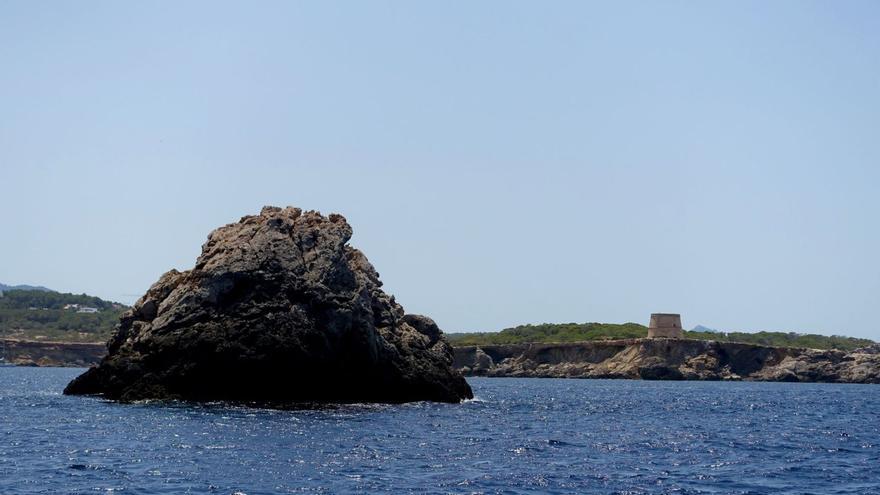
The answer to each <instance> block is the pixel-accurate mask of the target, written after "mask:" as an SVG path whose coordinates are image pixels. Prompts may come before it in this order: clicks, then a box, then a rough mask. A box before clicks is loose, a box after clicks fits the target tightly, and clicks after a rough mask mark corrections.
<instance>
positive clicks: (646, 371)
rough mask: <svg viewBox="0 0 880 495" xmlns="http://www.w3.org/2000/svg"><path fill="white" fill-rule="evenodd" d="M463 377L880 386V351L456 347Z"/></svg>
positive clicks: (694, 344)
mask: <svg viewBox="0 0 880 495" xmlns="http://www.w3.org/2000/svg"><path fill="white" fill-rule="evenodd" d="M454 366H455V367H456V368H458V369H459V370H460V371H462V373H464V374H465V375H471V376H494V377H538V378H630V379H647V380H756V381H802V382H841V383H880V353H878V348H877V347H868V348H864V349H858V350H856V351H853V352H844V351H837V350H817V349H795V348H785V347H767V346H760V345H753V344H738V343H731V342H717V341H705V340H688V339H629V340H609V341H591V342H576V343H564V344H508V345H486V346H480V347H474V346H467V347H457V348H455V364H454Z"/></svg>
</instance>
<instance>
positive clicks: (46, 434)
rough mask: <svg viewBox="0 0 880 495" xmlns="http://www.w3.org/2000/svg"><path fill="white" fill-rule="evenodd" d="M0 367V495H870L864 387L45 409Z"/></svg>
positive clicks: (484, 382) (480, 386)
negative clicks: (324, 405) (308, 406)
mask: <svg viewBox="0 0 880 495" xmlns="http://www.w3.org/2000/svg"><path fill="white" fill-rule="evenodd" d="M82 371H83V370H77V369H58V368H55V369H52V368H0V494H31V493H47V494H49V493H51V494H56V493H58V494H68V493H75V494H98V493H103V494H106V493H114V494H115V493H121V494H129V493H131V494H166V493H167V494H181V493H219V494H234V493H237V494H248V495H257V494H269V493H511V494H516V493H602V494H606V493H617V494H655V493H656V494H665V493H669V494H734V493H736V494H783V493H784V494H802V493H813V494H871V493H880V386H870V385H829V384H787V383H718V382H704V383H701V382H642V381H606V380H549V379H501V378H495V379H491V378H484V379H480V378H473V379H470V383H471V385H472V387H473V389H474V392H475V394H476V396H477V399H476V400H473V401H468V402H466V403H464V404H460V405H450V404H428V403H415V404H406V405H380V406H375V405H353V406H345V407H338V408H333V409H325V410H308V411H276V410H265V409H252V408H246V407H238V406H228V405H222V404H213V405H194V404H180V403H177V404H167V403H144V404H129V405H123V404H115V403H111V402H106V401H102V400H99V399H95V398H87V397H65V396H63V395H61V390H62V389H63V387H64V385H65V384H66V383H67V382H68V381H69V380H70V379H71V378H73V377H74V376H75V375H77V374H78V373H80V372H82Z"/></svg>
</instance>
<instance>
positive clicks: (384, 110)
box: [0, 1, 880, 340]
mask: <svg viewBox="0 0 880 495" xmlns="http://www.w3.org/2000/svg"><path fill="white" fill-rule="evenodd" d="M878 56H880V4H877V3H876V2H867V1H865V2H859V1H853V2H846V3H834V4H832V3H824V2H773V3H770V4H768V3H763V2H735V3H734V2H728V3H712V4H708V3H707V4H701V3H690V4H683V3H674V2H670V3H664V4H659V3H658V4H652V3H643V4H638V3H614V4H607V5H601V4H593V3H584V2H559V3H553V4H550V5H548V4H538V3H526V2H503V3H502V2H485V3H478V4H470V3H454V4H443V5H440V4H438V5H427V4H418V5H416V4H410V3H405V2H388V3H385V2H383V3H371V4H359V3H351V4H349V5H347V6H346V7H345V8H342V7H340V6H339V5H329V4H324V3H319V2H312V3H286V2H263V3H260V4H258V5H256V6H253V5H250V6H247V7H245V6H244V5H241V4H235V3H225V2H187V3H185V4H183V5H179V4H161V8H160V4H129V3H112V2H106V3H100V2H97V3H89V4H77V3H61V2H57V3H48V4H35V3H32V2H23V1H11V2H4V3H3V4H2V5H0V62H2V66H3V67H4V71H3V72H2V73H0V102H2V108H3V115H4V118H3V119H0V198H2V206H3V210H4V212H5V213H6V215H5V221H4V226H3V229H2V232H3V242H0V257H2V260H3V263H2V264H0V282H2V283H5V284H10V285H16V284H30V285H42V286H46V287H49V288H51V289H54V290H59V291H63V292H75V293H81V292H85V293H88V294H92V295H97V296H100V297H102V298H105V299H110V300H117V301H121V302H126V303H131V302H133V301H134V300H135V299H137V297H139V296H140V294H142V293H143V292H144V291H145V290H146V289H147V288H148V287H149V286H150V285H151V284H152V283H153V282H155V281H156V280H157V279H158V278H159V276H160V275H161V274H162V273H164V272H165V271H167V270H169V269H171V268H177V269H181V270H182V269H189V268H191V267H192V265H193V263H194V261H195V258H196V257H197V255H198V253H199V251H200V246H201V244H202V243H203V242H204V240H205V238H206V236H207V234H208V233H209V232H210V231H211V230H212V229H214V228H216V227H219V226H221V225H224V224H226V223H230V222H234V221H237V220H238V219H239V218H240V217H241V216H243V215H247V214H254V213H257V212H259V210H260V208H261V207H262V206H264V205H277V206H286V205H293V206H297V207H301V208H303V209H316V210H320V211H322V212H324V213H331V212H338V213H341V214H343V215H344V216H345V217H346V218H347V219H348V221H349V222H350V223H351V225H352V226H353V228H354V237H353V238H352V240H351V244H352V245H353V246H355V247H357V248H359V249H361V250H362V251H363V252H364V253H365V254H366V255H367V257H368V258H369V259H370V261H371V262H372V263H373V265H374V266H375V267H376V268H377V270H378V271H379V273H380V274H381V275H382V280H383V282H384V283H385V287H386V289H387V290H388V291H389V292H390V293H393V294H395V295H396V297H397V300H398V301H400V303H401V304H402V305H403V306H404V307H405V308H406V310H407V311H408V312H410V313H421V314H426V315H428V316H431V317H432V318H434V319H435V320H436V321H437V322H438V324H439V325H440V327H441V328H443V329H444V330H445V331H447V332H457V331H494V330H499V329H502V328H505V327H510V326H515V325H518V324H524V323H542V322H585V321H599V322H626V321H633V322H638V323H642V324H647V321H648V317H649V314H650V313H652V312H676V313H681V314H682V319H683V322H684V325H685V326H686V327H687V328H691V327H693V326H694V325H697V324H702V325H705V326H707V327H711V328H717V329H723V330H748V331H758V330H775V331H797V332H802V333H821V334H828V335H830V334H843V335H850V336H855V337H866V338H872V339H874V340H880V328H878V327H877V324H876V322H875V314H874V312H875V309H876V308H878V307H880V257H878V253H880V229H878V228H877V223H878V222H877V219H878V213H880V194H878V189H880V188H878V184H880V166H878V165H880V139H878V129H880V125H878V124H880V122H878V119H880V117H878V116H880V70H878V67H880V65H878V62H880V60H878Z"/></svg>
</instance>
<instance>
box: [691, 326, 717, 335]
mask: <svg viewBox="0 0 880 495" xmlns="http://www.w3.org/2000/svg"><path fill="white" fill-rule="evenodd" d="M691 332H708V333H721V332H720V331H718V330H715V329H714V328H709V327H704V326H703V325H697V326H695V327H694V328H691Z"/></svg>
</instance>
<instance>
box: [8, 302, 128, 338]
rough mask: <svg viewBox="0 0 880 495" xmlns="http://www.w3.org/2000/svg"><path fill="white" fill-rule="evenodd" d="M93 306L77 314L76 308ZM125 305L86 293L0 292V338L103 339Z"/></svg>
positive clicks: (114, 324)
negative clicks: (90, 309) (89, 309)
mask: <svg viewBox="0 0 880 495" xmlns="http://www.w3.org/2000/svg"><path fill="white" fill-rule="evenodd" d="M68 305H78V306H79V308H82V307H88V308H95V309H97V310H98V311H97V312H94V313H79V312H77V311H78V309H79V308H76V307H68V309H65V306H68ZM126 309H128V308H127V307H126V306H124V305H122V304H119V303H114V302H110V301H105V300H103V299H100V298H98V297H94V296H88V295H85V294H80V295H76V294H62V293H59V292H47V291H39V290H9V291H4V292H3V293H2V295H0V337H3V338H15V339H22V340H49V341H60V342H103V341H105V340H107V338H109V337H110V335H111V334H112V332H113V328H114V327H115V326H116V323H117V322H118V321H119V316H120V315H121V314H122V312H124V311H125V310H126Z"/></svg>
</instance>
